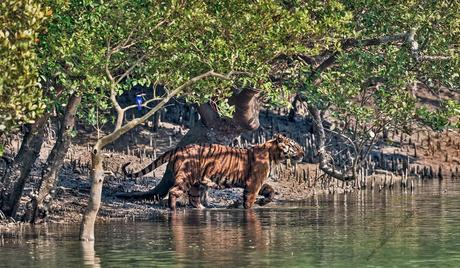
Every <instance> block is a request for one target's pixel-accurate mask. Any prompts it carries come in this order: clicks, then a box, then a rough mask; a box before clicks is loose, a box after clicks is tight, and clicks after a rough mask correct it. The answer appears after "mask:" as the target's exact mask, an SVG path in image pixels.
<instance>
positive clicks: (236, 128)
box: [116, 88, 260, 200]
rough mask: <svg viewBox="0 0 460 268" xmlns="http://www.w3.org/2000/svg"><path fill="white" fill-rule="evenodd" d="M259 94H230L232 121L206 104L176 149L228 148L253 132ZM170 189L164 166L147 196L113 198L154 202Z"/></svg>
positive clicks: (169, 174) (170, 177)
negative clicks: (192, 146)
mask: <svg viewBox="0 0 460 268" xmlns="http://www.w3.org/2000/svg"><path fill="white" fill-rule="evenodd" d="M258 93H259V91H257V90H254V89H249V88H247V89H243V90H241V91H239V92H234V94H233V96H232V97H230V99H229V104H231V105H234V106H235V113H234V115H233V118H227V117H221V116H219V114H218V113H217V111H216V109H215V108H214V107H213V106H212V105H211V104H209V103H205V104H202V105H200V106H199V107H198V112H199V114H200V116H201V121H200V122H198V123H197V124H196V125H195V127H193V128H192V129H190V130H189V132H187V134H186V135H185V136H184V137H183V138H182V139H181V141H180V142H179V143H178V145H177V147H183V146H186V145H188V144H193V143H197V144H199V143H215V144H224V145H229V144H230V143H231V142H232V141H233V140H234V139H235V138H237V137H238V136H239V135H241V134H242V133H243V132H244V131H252V130H256V129H257V128H258V127H259V108H260V107H259V103H258V100H257V96H258ZM173 185H174V178H173V173H172V170H171V167H170V165H169V163H168V166H167V167H166V171H165V173H164V175H163V178H162V179H161V181H160V183H159V184H158V185H157V186H156V187H155V188H153V189H152V190H150V191H147V192H133V193H118V194H116V196H117V197H120V198H129V199H152V200H154V199H158V198H164V197H165V196H166V195H167V194H168V192H169V189H170V188H171V187H172V186H173Z"/></svg>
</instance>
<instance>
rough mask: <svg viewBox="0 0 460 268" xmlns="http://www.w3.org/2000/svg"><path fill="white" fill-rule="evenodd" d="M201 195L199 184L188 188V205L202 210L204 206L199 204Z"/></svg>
mask: <svg viewBox="0 0 460 268" xmlns="http://www.w3.org/2000/svg"><path fill="white" fill-rule="evenodd" d="M201 195H202V189H201V185H200V184H195V185H192V187H190V189H189V190H188V198H189V202H190V205H192V206H193V207H194V208H199V209H202V208H204V206H203V205H202V204H201Z"/></svg>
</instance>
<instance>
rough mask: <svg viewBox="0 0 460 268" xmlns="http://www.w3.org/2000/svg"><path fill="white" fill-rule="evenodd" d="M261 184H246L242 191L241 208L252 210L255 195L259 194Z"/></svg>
mask: <svg viewBox="0 0 460 268" xmlns="http://www.w3.org/2000/svg"><path fill="white" fill-rule="evenodd" d="M261 187H262V183H259V182H257V181H254V182H251V183H248V184H247V185H246V187H245V188H244V191H243V206H244V208H252V206H253V205H254V203H255V202H256V198H257V194H258V193H259V190H260V188H261Z"/></svg>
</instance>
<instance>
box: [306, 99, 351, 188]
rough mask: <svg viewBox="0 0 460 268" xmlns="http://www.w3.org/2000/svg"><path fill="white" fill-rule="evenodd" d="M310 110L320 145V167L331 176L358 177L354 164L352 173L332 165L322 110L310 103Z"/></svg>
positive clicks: (337, 177)
mask: <svg viewBox="0 0 460 268" xmlns="http://www.w3.org/2000/svg"><path fill="white" fill-rule="evenodd" d="M308 111H309V112H310V115H311V116H312V118H313V124H314V128H313V131H314V133H315V135H316V144H317V146H318V155H319V168H320V169H321V170H322V171H323V172H324V173H326V174H328V175H329V176H331V177H333V178H336V179H338V180H342V181H349V180H354V179H355V178H356V170H355V167H354V165H353V167H352V169H353V171H352V173H351V174H350V172H347V173H345V172H342V171H340V170H338V169H337V168H335V167H333V166H331V165H332V164H330V162H331V156H330V155H329V154H328V152H327V151H326V133H325V131H324V126H323V118H322V116H321V111H320V110H318V108H316V107H315V106H313V105H308Z"/></svg>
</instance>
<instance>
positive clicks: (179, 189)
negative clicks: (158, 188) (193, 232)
mask: <svg viewBox="0 0 460 268" xmlns="http://www.w3.org/2000/svg"><path fill="white" fill-rule="evenodd" d="M189 179H190V176H187V175H186V174H184V173H181V174H178V175H176V176H175V180H176V182H175V184H174V187H172V188H171V189H170V190H169V208H170V209H171V210H172V211H174V210H176V200H177V198H178V197H180V196H181V195H183V194H184V193H185V192H187V191H188V190H189V188H190V182H189V181H188V180H189Z"/></svg>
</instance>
